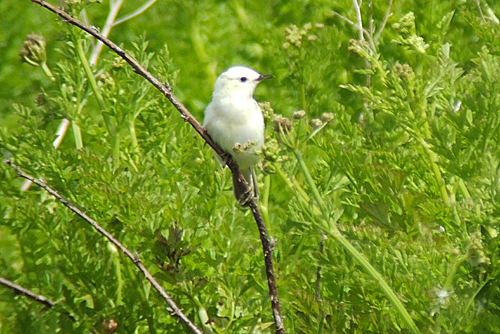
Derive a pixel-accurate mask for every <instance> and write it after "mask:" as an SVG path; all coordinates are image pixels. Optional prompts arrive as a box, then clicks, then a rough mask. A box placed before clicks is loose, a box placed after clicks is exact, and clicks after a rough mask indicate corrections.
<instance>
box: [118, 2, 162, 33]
mask: <svg viewBox="0 0 500 334" xmlns="http://www.w3.org/2000/svg"><path fill="white" fill-rule="evenodd" d="M156 1H158V0H149V1H148V2H146V3H145V4H144V5H142V6H141V7H139V8H138V9H137V10H136V11H135V12H133V13H132V14H129V15H127V16H125V17H122V18H121V19H119V20H116V21H115V23H113V27H116V26H117V25H119V24H120V23H123V22H125V21H128V20H130V19H132V18H134V17H136V16H138V15H141V14H142V13H144V12H145V11H146V10H147V9H148V8H149V7H151V6H152V5H154V3H155V2H156Z"/></svg>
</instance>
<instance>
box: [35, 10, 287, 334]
mask: <svg viewBox="0 0 500 334" xmlns="http://www.w3.org/2000/svg"><path fill="white" fill-rule="evenodd" d="M31 1H32V2H34V3H37V4H39V5H40V6H42V7H45V8H47V9H48V10H50V11H52V12H54V13H56V14H57V15H59V16H60V17H62V18H63V19H64V21H65V22H67V23H70V24H72V25H74V26H77V27H79V28H80V29H82V30H84V31H85V32H87V33H88V34H90V35H92V36H94V37H95V38H97V39H98V40H100V41H101V42H103V43H104V44H105V45H106V46H108V47H109V48H110V49H111V50H113V51H114V52H115V53H117V54H118V55H119V56H120V57H122V58H123V59H124V60H125V61H126V62H127V63H129V65H130V66H132V68H133V69H134V71H135V72H136V73H137V74H139V75H141V76H142V77H144V78H145V79H146V80H148V81H149V82H150V83H151V84H152V85H153V86H155V87H156V88H157V89H158V90H159V91H160V92H161V93H162V94H163V95H165V97H166V98H167V99H168V100H169V101H170V102H171V103H172V104H173V106H174V107H175V108H176V109H177V110H178V111H179V113H180V115H181V118H182V119H183V120H184V121H185V122H188V123H189V124H190V125H191V126H192V127H193V128H194V129H195V130H196V132H198V134H199V135H200V136H201V137H202V138H203V139H204V140H205V142H207V144H208V145H210V147H212V149H213V150H214V151H215V152H216V153H217V154H218V155H219V156H221V157H223V158H224V157H225V156H226V155H227V154H226V153H225V152H224V151H223V150H222V149H221V148H220V147H219V145H217V144H216V143H215V142H214V141H213V139H212V138H211V137H210V135H209V134H208V133H207V131H206V130H205V129H204V128H203V127H202V126H201V124H200V123H199V122H198V121H197V120H196V119H195V118H194V116H193V115H192V114H191V113H190V112H189V111H188V110H187V108H186V107H185V106H184V105H183V104H182V103H181V102H180V101H179V99H178V98H177V97H176V96H175V95H174V94H173V93H172V89H171V87H170V85H169V84H168V83H165V84H163V83H161V82H160V81H159V80H158V79H156V78H155V77H154V76H153V75H152V74H151V73H149V72H148V71H147V70H146V69H145V68H144V67H142V66H141V65H140V64H139V62H137V60H135V59H134V58H133V57H131V56H130V55H128V54H127V53H126V52H125V51H124V50H122V49H121V48H120V47H118V46H117V45H116V44H115V43H114V42H112V41H111V40H109V39H107V38H106V37H104V36H103V35H101V34H100V33H99V32H98V31H97V30H96V29H93V28H91V27H88V26H86V25H84V24H82V23H81V22H79V21H78V20H76V19H75V18H73V17H72V16H71V15H69V14H67V13H66V12H64V11H63V10H60V9H58V8H56V7H54V6H52V5H51V4H49V3H47V2H45V1H42V0H31ZM225 161H226V162H227V166H228V167H229V168H230V169H231V171H232V172H233V173H239V171H238V164H237V163H236V162H235V161H234V160H233V159H226V160H225ZM240 179H243V180H244V177H243V175H241V173H240ZM245 181H246V180H245ZM242 184H243V186H244V187H245V188H246V191H248V192H250V187H249V185H248V183H247V182H243V183H242ZM248 206H249V207H250V209H251V210H252V214H253V216H254V218H255V222H256V223H257V228H258V229H259V234H260V239H261V242H262V249H263V252H264V260H265V266H266V274H267V283H268V286H269V295H270V299H271V307H272V311H273V317H274V323H275V326H276V333H278V334H285V333H286V332H285V328H284V325H283V316H282V315H281V310H280V307H279V298H278V293H277V288H276V280H275V278H274V269H273V263H272V254H271V251H272V249H271V248H272V247H271V245H270V242H269V236H268V233H267V229H266V226H265V224H264V219H263V218H262V214H261V212H260V210H259V208H258V206H257V201H256V199H255V198H252V199H251V201H250V202H249V204H248Z"/></svg>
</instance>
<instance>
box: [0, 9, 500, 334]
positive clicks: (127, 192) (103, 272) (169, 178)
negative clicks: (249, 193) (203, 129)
mask: <svg viewBox="0 0 500 334" xmlns="http://www.w3.org/2000/svg"><path fill="white" fill-rule="evenodd" d="M51 3H53V4H57V3H56V1H52V2H51ZM115 3H116V2H115ZM390 4H391V7H390V8H389V9H388V5H389V2H387V1H382V0H373V1H366V2H363V3H362V4H361V9H360V12H359V14H360V15H361V17H362V23H363V27H364V29H365V30H366V33H365V34H364V37H363V40H360V36H359V31H358V29H357V27H356V25H357V22H358V21H357V13H356V10H355V6H354V4H353V2H352V1H350V0H343V1H336V2H334V3H332V2H331V1H300V0H299V1H259V0H252V1H236V0H234V1H214V0H198V1H194V0H193V1H189V0H188V1H174V0H173V1H161V0H160V1H157V2H156V3H154V4H153V5H152V6H151V7H150V8H148V9H147V10H146V11H144V12H143V13H141V14H140V15H137V16H136V17H134V18H132V19H130V20H128V21H126V22H124V23H122V24H119V25H117V26H116V27H114V28H113V29H112V30H111V33H110V35H109V38H110V39H111V40H113V41H114V42H115V43H116V44H118V45H120V46H121V47H122V48H123V49H125V50H126V51H127V52H130V53H131V54H133V55H134V56H135V57H136V58H137V59H138V60H139V61H140V63H141V64H143V65H144V66H145V67H147V68H148V70H149V71H150V72H151V73H152V74H153V75H155V76H157V77H158V78H159V79H160V80H161V81H165V80H167V81H168V82H169V83H170V84H171V85H172V86H173V92H174V94H175V95H176V96H178V97H179V99H180V100H181V101H182V102H183V103H184V104H185V105H186V107H187V108H188V109H189V110H190V111H191V112H192V113H193V114H194V116H195V117H196V118H197V119H198V120H199V121H202V119H203V111H204V108H205V106H206V105H207V104H208V102H209V101H210V99H211V92H212V88H213V83H214V81H215V79H216V77H217V76H218V75H219V74H220V73H221V72H222V71H224V70H225V69H226V68H228V67H230V66H233V65H246V66H250V67H252V68H254V69H256V70H257V71H259V72H260V73H264V74H273V75H274V76H275V78H274V79H273V80H268V81H266V82H265V83H262V84H261V85H259V87H258V89H257V91H256V93H255V98H256V99H257V100H258V101H259V102H266V101H267V102H270V105H266V107H265V108H264V109H265V110H264V111H265V116H266V127H267V128H266V141H267V143H268V145H267V147H266V148H265V149H264V150H263V153H262V155H263V163H262V166H260V167H259V168H258V174H259V188H260V190H261V194H262V195H261V196H262V197H261V209H262V211H263V213H264V217H265V220H266V224H267V226H268V229H269V232H270V235H271V237H272V238H273V240H274V241H275V242H276V243H275V249H274V252H273V258H274V263H275V270H276V279H277V284H278V290H279V291H278V292H279V295H280V300H281V308H282V312H283V315H284V319H285V328H286V329H287V332H288V333H410V332H413V333H418V332H421V333H500V304H499V302H498V300H500V299H499V298H500V289H499V284H500V278H499V271H500V259H499V254H498V249H499V248H498V246H499V238H498V229H499V227H500V226H499V222H500V219H499V218H500V206H499V205H498V203H499V200H500V194H499V186H500V181H499V180H500V174H499V173H498V171H499V170H500V159H499V156H500V152H499V147H500V145H499V143H500V117H499V111H500V86H499V83H498V75H499V67H500V56H499V51H500V39H499V38H498V36H499V34H500V25H499V22H498V19H497V17H499V16H500V3H497V2H496V1H481V0H477V1H472V0H467V1H466V0H464V1H440V2H436V1H397V0H394V2H390ZM140 5H142V3H141V4H138V3H137V2H132V1H127V0H125V1H123V5H122V7H121V9H120V11H119V14H118V16H117V17H118V19H119V18H121V17H124V16H126V15H128V14H130V13H132V12H134V11H135V10H136V9H137V8H138V7H139V6H140ZM66 10H67V11H69V12H71V13H72V14H73V15H74V16H76V17H78V18H79V19H82V16H81V15H82V13H83V12H82V11H84V12H85V16H86V18H87V20H88V22H89V24H90V25H94V26H96V27H100V29H101V30H102V29H103V25H104V22H105V21H106V17H107V16H108V13H109V11H110V3H109V1H103V2H95V1H66ZM0 13H2V19H1V21H0V25H1V28H2V29H0V87H1V89H0V153H1V154H2V156H3V158H9V159H12V160H13V161H14V162H15V163H16V164H18V165H19V166H21V167H22V168H23V169H25V170H26V171H27V172H29V173H30V174H32V175H34V176H36V177H38V178H41V179H43V180H44V181H45V182H47V183H48V184H49V185H50V186H51V187H53V188H55V189H56V190H57V191H58V192H59V193H60V194H61V195H63V196H64V197H66V198H67V199H68V200H70V201H71V202H73V203H75V204H77V205H78V206H79V207H81V208H82V209H83V210H84V211H85V212H86V213H87V214H89V215H90V216H91V217H93V218H94V219H96V220H97V221H98V222H99V223H100V224H102V226H103V227H105V228H106V229H107V230H109V231H110V232H111V233H112V234H113V235H115V236H116V237H117V238H118V239H119V240H120V241H121V242H122V243H123V244H124V245H125V246H126V247H128V248H129V249H131V250H132V251H133V252H136V253H137V254H139V255H140V258H141V260H142V261H143V262H144V263H145V265H146V266H147V267H148V269H149V270H150V271H151V272H152V273H153V274H154V276H155V277H156V278H157V279H158V280H159V281H160V282H161V284H162V285H163V286H165V288H166V290H168V292H169V293H170V294H171V295H172V298H173V299H174V300H175V301H176V302H177V303H178V304H179V306H180V307H181V308H182V309H183V310H184V312H185V313H186V314H187V315H188V317H189V318H190V319H192V320H193V321H194V322H195V323H196V324H197V326H198V327H199V328H202V329H203V331H204V332H205V333H271V332H273V331H274V326H273V317H272V313H271V309H270V303H269V297H268V293H267V283H266V278H265V272H264V265H263V258H262V250H261V249H262V248H261V245H260V240H259V236H258V232H257V229H256V227H255V223H254V221H253V218H252V216H251V215H250V214H249V212H248V211H247V210H245V209H242V208H240V207H239V206H238V205H237V203H236V202H235V201H234V198H233V195H232V190H231V182H230V173H229V171H228V170H227V169H224V170H223V169H222V168H220V166H219V165H218V163H217V162H216V161H215V159H213V156H212V152H211V150H210V149H209V147H208V146H207V145H205V144H204V143H203V141H202V140H201V139H200V138H199V136H197V135H196V133H195V132H194V131H193V129H192V128H191V127H189V126H188V125H187V124H186V123H184V122H183V121H182V120H181V119H180V117H179V114H178V112H177V111H176V110H175V109H174V108H173V107H172V106H171V105H170V104H169V103H168V101H167V100H166V99H165V98H164V97H162V96H161V94H160V93H159V92H157V91H156V90H155V89H153V87H152V86H151V85H150V84H149V83H147V82H145V80H144V79H143V78H142V77H140V76H138V75H136V74H135V73H133V71H132V70H131V69H130V68H129V66H127V65H126V64H123V63H122V62H120V61H119V60H117V59H115V58H116V56H115V55H114V54H113V53H112V52H110V50H108V49H106V48H104V49H103V51H102V53H101V55H100V57H99V59H98V62H97V64H96V66H94V67H92V75H90V76H89V73H87V72H85V71H84V66H83V64H86V63H88V60H89V59H90V56H91V53H92V50H93V45H94V43H95V41H93V40H92V39H90V38H89V37H88V36H86V35H85V34H83V33H82V32H81V31H79V30H78V29H76V28H74V27H72V26H70V25H68V24H64V23H62V22H61V20H60V19H59V18H58V17H57V16H56V15H55V14H53V13H51V12H49V11H48V10H46V9H44V8H42V7H40V6H38V5H36V4H33V3H31V2H30V1H28V0H23V1H9V0H4V1H1V2H0ZM388 13H390V14H391V15H390V16H389V17H388V20H387V24H386V25H385V27H384V26H383V23H384V22H385V21H384V20H385V18H386V16H387V14H388ZM349 21H351V23H350V22H349ZM28 34H39V35H43V36H44V38H45V40H46V43H47V45H46V54H47V61H46V63H47V66H48V68H49V69H50V71H51V72H52V74H53V75H54V80H52V79H51V78H50V77H49V76H48V75H47V74H46V73H45V72H44V71H43V70H42V68H41V67H33V66H30V65H28V64H27V63H22V62H20V56H19V54H18V52H19V50H20V49H21V48H22V46H23V42H24V41H25V39H26V37H27V35H28ZM79 50H80V51H82V52H79ZM99 96H102V100H100V98H99ZM299 110H304V111H305V116H304V117H302V118H300V117H298V114H295V116H296V117H295V118H294V117H293V115H294V112H296V111H299ZM273 115H274V116H273ZM279 115H282V116H283V117H288V118H291V119H293V120H292V121H291V123H292V124H293V126H292V130H291V131H290V132H289V133H288V134H286V135H284V134H279V133H277V132H276V131H273V127H274V123H273V120H274V121H276V120H277V119H279ZM332 117H333V119H332ZM65 118H66V119H68V120H70V126H69V128H68V130H67V133H66V136H65V137H64V139H63V141H62V143H61V146H60V147H59V148H57V149H54V148H53V146H52V143H53V141H54V139H55V138H56V131H57V128H58V126H59V124H60V122H61V121H62V119H65ZM299 118H300V119H299ZM313 119H315V121H314V122H313ZM319 119H322V121H321V124H322V125H321V126H319V125H318V124H320V122H319V121H318V120H319ZM309 174H310V175H311V178H308V175H309ZM311 182H313V184H311ZM22 184H23V180H21V179H19V178H17V177H16V173H15V171H14V170H12V168H10V167H9V166H7V165H5V164H2V165H1V166H0V268H2V270H1V271H0V276H2V277H4V278H7V279H9V280H11V281H13V282H15V283H17V284H19V285H21V286H24V287H25V288H28V289H31V290H32V291H34V292H36V293H39V294H41V295H44V296H45V297H47V298H50V299H52V300H54V301H57V303H58V304H57V306H56V307H53V308H51V309H49V310H47V309H44V308H43V306H41V305H38V304H36V303H35V302H33V301H31V300H28V299H27V298H24V297H23V296H19V295H14V294H13V293H12V292H11V291H10V290H9V289H7V288H4V287H0V333H54V332H70V333H73V332H75V333H80V332H82V333H88V332H94V333H110V331H109V329H107V328H105V327H106V326H105V324H106V323H109V321H110V320H111V319H112V320H114V321H116V323H117V324H118V327H117V329H116V333H159V332H163V333H181V332H187V329H186V327H184V326H183V325H182V324H181V323H178V322H177V321H176V320H175V319H174V318H173V317H172V316H171V315H170V314H169V312H168V311H167V310H166V307H165V304H164V302H163V301H162V300H160V298H158V295H157V294H156V292H155V291H153V290H151V289H150V287H149V285H147V284H146V283H145V281H144V279H143V278H142V277H141V275H139V274H138V273H137V272H136V270H135V267H134V266H133V264H131V263H129V261H127V260H126V259H125V258H124V257H123V256H122V255H121V254H119V253H118V252H117V251H116V249H114V248H113V247H112V246H110V245H109V244H108V243H107V242H106V241H105V240H104V239H103V238H102V236H100V235H98V234H97V233H95V232H94V231H93V230H92V229H91V228H90V227H89V226H87V225H85V223H84V222H83V221H81V220H80V219H79V218H77V217H75V216H74V215H73V214H72V213H70V212H69V211H68V210H67V209H65V208H64V207H63V206H62V205H60V204H59V203H58V202H57V201H55V200H54V199H53V198H51V197H49V196H48V195H47V194H46V193H45V192H44V191H42V190H40V189H39V188H38V187H36V186H32V187H31V188H30V189H29V190H28V191H21V190H20V188H21V186H22ZM315 187H317V190H318V192H317V193H318V194H319V195H320V197H321V200H322V201H323V203H324V204H323V205H322V204H320V203H318V201H315V198H316V197H315V194H316V192H315ZM337 228H338V229H339V230H340V231H341V233H342V235H343V236H344V237H345V239H343V238H341V237H338V236H337V235H336V234H335V233H333V232H332V231H336V229H337ZM342 240H347V241H348V242H349V243H350V244H351V245H353V246H354V247H355V249H357V250H358V251H359V252H360V253H361V254H363V256H364V257H365V258H366V259H367V261H368V262H369V263H370V264H371V265H372V266H373V267H374V268H375V269H376V270H377V271H378V272H380V273H381V275H382V279H383V280H384V281H385V282H386V283H387V284H388V285H389V286H390V287H391V288H392V290H393V292H394V293H395V294H396V295H397V297H398V298H399V300H400V301H401V302H402V304H403V305H404V309H405V311H406V312H407V314H409V317H410V318H411V321H412V322H413V323H414V324H415V326H416V327H415V328H418V329H415V328H412V327H411V326H409V324H408V322H407V321H406V320H405V315H404V312H402V310H400V309H398V308H397V307H395V306H394V304H392V303H391V302H390V301H389V299H387V294H385V293H384V292H383V290H382V289H381V285H380V282H379V281H377V280H376V279H375V278H374V276H373V275H370V273H369V271H367V270H366V267H363V266H362V265H360V262H359V261H358V260H357V259H356V257H355V256H354V255H353V254H354V253H353V252H352V251H350V250H349V247H347V246H346V245H345V244H344V243H343V241H342ZM322 242H323V243H324V249H322V248H321V247H320V244H321V243H322ZM318 267H321V271H320V276H318V275H317V272H318ZM318 277H320V279H318ZM68 314H70V315H71V316H72V317H73V318H74V319H73V320H72V319H71V318H69V317H68Z"/></svg>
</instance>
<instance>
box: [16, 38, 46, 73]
mask: <svg viewBox="0 0 500 334" xmlns="http://www.w3.org/2000/svg"><path fill="white" fill-rule="evenodd" d="M45 46H46V42H45V38H43V36H42V35H36V34H29V35H28V37H27V38H26V40H25V41H24V43H23V47H22V48H21V50H19V56H21V62H26V63H28V64H30V65H31V66H35V67H36V66H40V65H41V64H44V63H45V62H46V61H47V54H46V52H45Z"/></svg>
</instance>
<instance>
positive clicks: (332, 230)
mask: <svg viewBox="0 0 500 334" xmlns="http://www.w3.org/2000/svg"><path fill="white" fill-rule="evenodd" d="M293 153H294V155H295V157H296V158H297V162H298V164H299V168H300V169H301V171H302V173H303V174H304V176H305V179H306V182H307V183H308V185H309V188H310V189H311V192H312V193H313V197H314V199H315V201H316V203H317V204H318V206H319V207H320V209H321V212H322V218H323V219H322V220H323V222H322V223H319V224H318V223H317V222H316V223H317V225H319V226H320V227H321V228H322V229H324V230H325V231H326V232H327V233H328V234H329V235H330V236H331V237H333V238H334V239H335V240H337V241H338V242H339V243H340V245H341V246H342V247H344V249H346V250H347V252H348V253H349V254H350V255H351V256H352V257H354V259H356V261H358V263H359V264H360V265H361V266H362V267H363V269H364V270H365V271H366V272H367V273H368V274H369V275H370V276H371V277H372V278H373V279H374V280H375V281H376V282H377V283H378V285H379V286H380V288H381V290H382V292H384V294H385V295H386V297H387V299H389V301H390V302H391V303H392V305H393V306H394V307H395V308H396V310H397V311H398V313H399V314H400V316H401V317H402V318H403V321H404V322H405V323H406V325H407V326H408V328H409V329H410V330H411V332H412V333H414V334H419V333H420V331H419V329H418V327H417V326H416V325H415V323H414V322H413V319H412V318H411V317H410V314H409V313H408V311H407V310H406V308H405V307H404V305H403V303H402V302H401V301H400V300H399V298H398V297H397V296H396V293H394V291H393V290H392V289H391V287H390V286H389V284H387V282H386V281H385V279H384V277H382V275H381V274H380V273H379V272H378V271H377V270H376V269H375V268H374V267H373V266H372V265H371V264H370V262H369V261H368V259H367V258H366V257H365V256H364V255H363V254H361V253H360V252H359V251H358V250H357V249H356V248H354V246H353V245H352V244H351V243H350V242H349V241H348V240H347V239H346V238H345V237H344V236H343V235H342V234H341V233H340V231H339V229H338V228H337V226H336V223H335V222H334V221H333V220H332V219H331V218H330V216H329V214H328V213H327V206H326V204H325V202H324V201H323V198H322V197H321V195H320V193H319V191H318V188H317V187H316V184H315V183H314V180H313V178H312V176H311V174H310V172H309V169H308V168H307V166H306V164H305V162H304V159H303V158H302V155H301V153H300V152H299V151H298V149H294V150H293Z"/></svg>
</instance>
